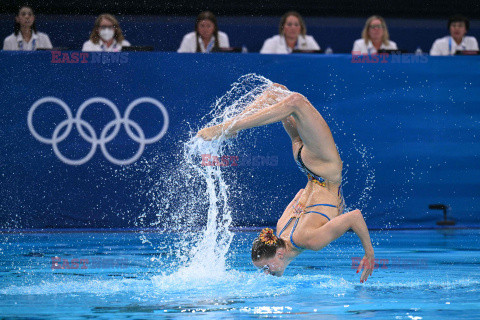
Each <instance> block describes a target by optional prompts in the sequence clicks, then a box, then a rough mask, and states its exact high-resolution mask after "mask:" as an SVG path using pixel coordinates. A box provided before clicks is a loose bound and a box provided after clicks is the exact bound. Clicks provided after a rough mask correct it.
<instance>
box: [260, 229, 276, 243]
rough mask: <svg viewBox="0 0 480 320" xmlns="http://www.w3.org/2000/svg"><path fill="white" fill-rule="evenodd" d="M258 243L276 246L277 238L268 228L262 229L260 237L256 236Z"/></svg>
mask: <svg viewBox="0 0 480 320" xmlns="http://www.w3.org/2000/svg"><path fill="white" fill-rule="evenodd" d="M258 237H259V238H260V241H262V242H263V243H265V244H266V245H269V246H271V245H276V244H277V240H278V238H277V236H276V235H275V234H274V233H273V230H272V229H270V228H264V229H263V230H262V232H260V235H259V236H258Z"/></svg>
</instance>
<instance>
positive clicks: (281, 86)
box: [272, 83, 288, 90]
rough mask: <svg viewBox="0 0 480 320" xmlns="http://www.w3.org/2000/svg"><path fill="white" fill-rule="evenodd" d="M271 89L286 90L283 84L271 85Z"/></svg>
mask: <svg viewBox="0 0 480 320" xmlns="http://www.w3.org/2000/svg"><path fill="white" fill-rule="evenodd" d="M272 87H275V88H280V89H283V90H288V89H287V87H285V86H284V85H283V84H280V83H273V84H272Z"/></svg>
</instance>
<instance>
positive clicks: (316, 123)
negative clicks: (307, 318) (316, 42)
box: [197, 84, 374, 282]
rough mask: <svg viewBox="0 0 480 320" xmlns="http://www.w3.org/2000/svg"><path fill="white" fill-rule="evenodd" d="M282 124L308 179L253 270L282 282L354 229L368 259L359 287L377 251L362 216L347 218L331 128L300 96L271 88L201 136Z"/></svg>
mask: <svg viewBox="0 0 480 320" xmlns="http://www.w3.org/2000/svg"><path fill="white" fill-rule="evenodd" d="M277 121H281V122H282V124H283V126H284V128H285V130H286V131H287V133H288V134H289V136H290V138H291V140H292V149H293V157H294V159H295V161H296V163H297V165H298V167H299V169H300V170H301V171H302V172H303V173H305V174H306V175H307V177H308V182H307V185H306V186H305V188H304V189H301V190H300V191H298V193H297V195H296V196H295V197H294V199H293V200H292V201H291V202H290V204H289V205H288V206H287V207H286V209H285V211H284V212H283V214H282V216H281V217H280V219H279V220H278V222H277V235H274V234H273V230H271V229H264V230H263V231H262V232H261V233H260V235H259V236H258V237H257V238H256V239H255V241H254V242H253V247H252V261H253V264H254V265H255V266H256V267H257V268H260V269H262V270H264V271H265V272H266V273H269V274H272V275H275V276H281V275H282V274H283V272H284V271H285V268H286V267H287V266H288V265H289V264H290V262H292V260H293V259H294V258H295V257H297V256H298V255H299V254H300V253H302V252H303V251H304V250H314V251H318V250H321V249H322V248H324V247H325V246H327V245H328V244H329V243H330V242H332V241H334V240H335V239H337V238H339V237H340V236H342V235H343V234H344V233H345V232H347V231H348V230H349V229H352V230H353V231H354V232H355V233H356V234H357V235H358V237H359V238H360V241H361V243H362V246H363V249H364V250H365V256H364V257H363V259H362V260H361V262H360V264H359V266H358V269H357V273H358V272H359V271H361V270H362V269H363V272H362V275H361V277H360V282H364V281H366V280H367V278H368V277H369V276H370V275H371V274H372V271H373V268H374V251H373V247H372V243H371V241H370V235H369V233H368V228H367V225H366V223H365V220H364V219H363V216H362V213H361V212H360V210H353V211H350V212H347V213H344V214H342V213H343V209H344V202H343V196H342V165H343V164H342V160H341V159H340V155H339V154H338V151H337V147H336V146H335V142H334V141H333V137H332V133H331V132H330V128H329V127H328V125H327V123H326V122H325V120H324V119H323V117H322V116H321V115H320V113H319V112H318V111H317V109H315V107H313V105H312V104H311V103H310V102H309V101H308V100H307V99H306V98H305V97H304V96H303V95H301V94H299V93H294V92H290V91H288V90H287V88H286V87H284V86H282V85H279V84H273V85H272V86H270V87H269V88H268V89H267V90H266V91H265V92H264V93H263V94H262V95H260V96H259V97H258V98H257V99H256V100H255V101H254V102H253V103H252V104H251V105H249V106H248V107H247V108H246V109H245V110H244V111H243V112H242V113H241V114H239V115H238V116H236V117H234V118H233V119H231V120H228V121H225V122H224V123H221V124H218V125H215V126H212V127H208V128H205V129H202V130H200V131H199V132H198V133H197V135H198V136H199V137H201V138H203V139H204V140H214V139H218V138H220V137H221V136H224V137H227V138H229V137H232V136H234V135H236V134H237V133H238V132H239V131H241V130H244V129H248V128H253V127H259V126H263V125H267V124H270V123H274V122H277Z"/></svg>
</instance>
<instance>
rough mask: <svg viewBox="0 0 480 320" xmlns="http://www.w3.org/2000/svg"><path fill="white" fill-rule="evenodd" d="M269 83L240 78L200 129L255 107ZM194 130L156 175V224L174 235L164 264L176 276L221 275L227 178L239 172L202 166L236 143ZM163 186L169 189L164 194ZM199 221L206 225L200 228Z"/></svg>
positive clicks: (228, 217)
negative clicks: (207, 138) (210, 138)
mask: <svg viewBox="0 0 480 320" xmlns="http://www.w3.org/2000/svg"><path fill="white" fill-rule="evenodd" d="M271 84H272V83H271V81H270V80H268V79H266V78H264V77H261V76H258V75H255V74H248V75H245V76H242V77H241V78H239V79H238V81H237V82H235V83H234V84H232V87H231V89H230V90H229V91H228V92H227V93H226V94H225V95H223V96H222V97H220V98H219V99H217V100H216V101H215V104H214V105H213V106H212V107H211V109H212V111H211V112H210V113H209V114H208V115H206V116H205V117H203V118H202V120H201V122H204V123H205V122H206V121H207V119H211V120H210V121H208V123H207V124H206V125H204V126H203V127H209V126H212V125H215V124H218V123H222V122H225V121H227V120H229V119H232V118H233V117H235V116H237V115H239V114H241V113H242V116H244V115H248V114H250V112H254V111H256V110H258V108H257V109H248V110H245V108H246V107H247V106H248V105H250V104H251V103H252V102H253V101H254V100H255V99H256V98H257V97H258V96H259V95H260V94H261V93H263V92H264V91H265V89H266V88H268V87H270V86H271ZM278 90H280V91H281V90H282V89H281V88H279V89H278ZM265 105H268V101H267V104H262V106H261V107H265ZM261 107H259V108H261ZM197 130H198V128H194V129H193V130H191V132H190V137H189V139H187V141H185V142H183V153H182V154H181V155H179V156H177V159H176V163H177V166H176V167H175V168H172V169H171V170H168V171H165V170H164V172H166V174H164V178H163V179H160V180H161V181H160V182H159V184H157V185H156V187H155V188H154V190H155V191H153V192H152V193H155V192H157V193H159V194H162V197H161V199H160V202H161V206H160V208H159V213H158V214H157V221H156V222H155V223H154V225H155V224H157V225H167V229H168V230H170V231H173V232H175V233H176V236H178V240H177V241H176V242H175V245H174V248H168V250H169V256H170V257H173V260H174V261H172V259H170V260H168V262H165V261H163V263H165V264H167V263H168V268H167V269H168V270H172V263H173V265H175V267H174V269H176V271H175V275H176V276H180V277H183V278H188V277H193V278H204V277H209V278H211V277H219V276H224V274H225V272H226V270H227V269H228V266H227V264H226V256H227V253H228V250H229V248H230V244H231V242H232V239H233V233H232V232H230V231H229V227H230V225H231V223H232V207H231V205H230V203H229V199H230V196H229V190H230V189H229V187H230V185H229V183H228V182H229V181H235V180H236V179H235V175H236V174H237V172H234V171H232V170H230V171H229V172H224V171H223V169H222V166H216V165H213V166H212V165H205V163H202V156H204V155H208V156H210V157H220V156H221V155H224V154H236V153H237V151H238V146H236V145H235V144H234V143H233V142H232V141H231V140H225V139H224V137H223V136H222V137H220V139H218V140H216V141H212V142H206V141H203V140H202V139H200V138H197V137H196V136H195V134H196V132H197ZM235 189H236V190H237V189H238V186H235ZM165 190H169V191H168V192H167V194H165ZM140 218H141V219H143V218H144V216H141V217H140ZM199 225H200V226H204V227H203V228H202V229H201V230H198V226H199ZM142 237H143V238H142V239H143V240H142V241H145V235H144V234H142ZM163 249H166V248H163ZM161 260H162V259H159V261H160V262H162V261H161ZM163 260H165V259H163Z"/></svg>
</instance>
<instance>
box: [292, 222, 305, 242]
mask: <svg viewBox="0 0 480 320" xmlns="http://www.w3.org/2000/svg"><path fill="white" fill-rule="evenodd" d="M298 220H300V218H297V220H296V221H295V224H294V225H293V228H292V231H291V232H290V242H291V243H292V244H293V246H294V247H295V248H297V249H298V250H304V248H302V247H299V246H297V245H296V244H295V242H294V241H293V232H294V231H295V228H296V227H297V224H298Z"/></svg>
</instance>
